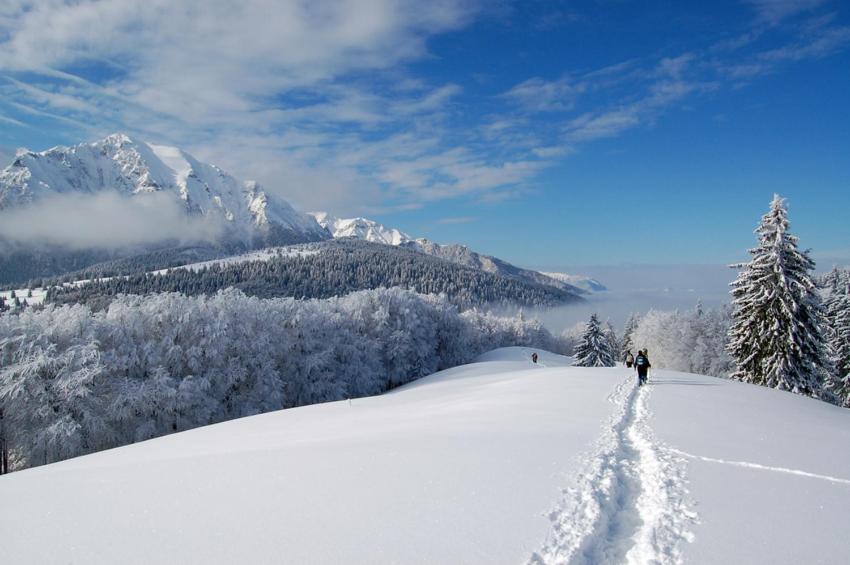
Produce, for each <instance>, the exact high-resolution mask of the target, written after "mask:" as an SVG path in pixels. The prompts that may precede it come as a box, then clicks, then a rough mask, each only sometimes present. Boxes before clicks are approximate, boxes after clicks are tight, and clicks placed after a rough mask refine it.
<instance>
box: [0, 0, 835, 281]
mask: <svg viewBox="0 0 850 565" xmlns="http://www.w3.org/2000/svg"><path fill="white" fill-rule="evenodd" d="M134 4H137V3H129V2H113V1H103V2H86V1H80V2H72V3H65V2H61V1H53V0H44V1H42V2H36V3H33V2H28V1H18V0H7V1H6V2H5V3H4V9H3V10H2V12H3V15H0V145H2V146H6V147H12V148H14V147H20V146H25V147H28V148H31V149H45V148H48V147H50V146H53V145H57V144H73V143H78V142H80V141H87V140H94V139H97V138H99V137H102V136H103V135H105V134H108V133H111V132H114V131H124V132H127V133H130V134H131V135H135V136H137V137H139V138H141V139H144V140H147V141H151V142H157V143H171V144H175V145H179V146H181V147H184V148H186V149H188V150H189V151H191V152H192V153H194V154H195V155H197V156H198V157H200V158H202V159H205V160H209V161H211V162H214V163H216V164H219V165H220V166H222V167H224V168H225V169H227V170H229V171H231V172H232V173H234V174H236V175H237V176H239V177H241V178H254V179H258V180H260V181H261V182H262V183H263V184H265V185H266V186H267V187H268V188H270V189H272V190H274V191H276V192H278V193H280V194H282V195H283V196H285V197H287V198H288V199H289V200H291V201H292V202H293V203H294V204H295V205H296V206H298V207H300V208H302V209H326V210H329V211H331V212H333V213H336V214H339V215H343V216H348V215H355V214H358V215H366V216H369V217H373V218H375V219H378V220H380V221H382V222H384V223H386V224H387V225H390V226H394V227H399V228H401V229H403V230H405V231H407V232H409V233H411V234H414V235H423V236H427V237H430V238H432V239H435V240H437V241H440V242H461V243H465V244H468V245H470V246H471V247H473V248H474V249H476V250H479V251H482V252H486V253H490V254H494V255H497V256H499V257H503V258H505V259H507V260H509V261H512V262H515V263H519V264H522V265H529V266H537V267H548V268H559V267H560V266H563V265H591V264H594V265H616V264H622V263H629V264H631V263H636V264H672V263H695V264H710V263H726V262H730V261H735V260H739V259H742V258H744V251H745V250H746V248H747V247H749V246H751V245H752V243H753V241H754V239H753V235H752V230H753V228H754V227H755V224H756V223H757V221H758V218H759V217H760V215H761V214H762V213H763V212H764V211H766V209H767V206H768V204H769V202H770V199H771V196H772V194H773V192H779V193H780V194H782V195H783V196H785V197H787V198H788V200H789V204H790V208H791V220H792V228H793V230H794V231H795V233H797V234H798V235H799V236H800V237H801V244H802V245H803V246H805V247H811V248H813V250H814V252H815V255H816V257H818V258H819V259H820V260H821V262H831V261H843V262H848V261H850V229H848V228H847V225H848V222H847V219H846V211H847V210H848V209H850V189H848V188H850V158H848V155H850V152H848V149H850V104H848V101H850V7H848V6H847V5H846V4H842V3H841V2H837V1H829V0H801V1H790V0H750V1H745V0H739V1H729V2H724V1H718V2H657V3H653V2H628V1H625V0H621V1H610V2H603V1H587V2H580V1H577V2H534V1H526V2H507V1H504V2H474V1H461V2H452V1H448V0H439V1H434V2H427V3H423V2H407V1H404V0H392V1H391V0H358V1H351V2H347V1H336V2H327V3H322V2H264V1H253V0H252V1H246V2H238V3H237V2H220V1H209V2H203V3H201V2H198V3H195V2H170V3H169V2H159V1H151V2H146V3H144V5H134ZM7 5H8V6H7Z"/></svg>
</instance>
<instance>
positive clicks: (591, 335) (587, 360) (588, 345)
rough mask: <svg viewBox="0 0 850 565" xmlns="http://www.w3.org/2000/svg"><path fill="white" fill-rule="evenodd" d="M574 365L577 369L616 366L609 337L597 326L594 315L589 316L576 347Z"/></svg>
mask: <svg viewBox="0 0 850 565" xmlns="http://www.w3.org/2000/svg"><path fill="white" fill-rule="evenodd" d="M575 364H576V365H577V366H579V367H613V366H614V365H616V364H617V360H616V358H615V354H614V351H612V349H611V339H610V336H609V334H608V332H607V331H606V330H605V329H604V328H603V327H602V326H601V325H600V324H599V318H598V317H597V316H596V314H593V315H591V316H590V321H588V322H587V326H586V327H585V329H584V333H583V334H582V336H581V341H579V344H578V345H577V346H576V351H575Z"/></svg>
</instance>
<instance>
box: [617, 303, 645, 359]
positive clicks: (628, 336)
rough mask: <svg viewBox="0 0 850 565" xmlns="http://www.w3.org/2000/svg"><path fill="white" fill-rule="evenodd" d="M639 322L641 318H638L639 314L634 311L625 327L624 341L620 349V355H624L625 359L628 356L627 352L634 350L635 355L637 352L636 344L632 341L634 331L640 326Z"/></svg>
mask: <svg viewBox="0 0 850 565" xmlns="http://www.w3.org/2000/svg"><path fill="white" fill-rule="evenodd" d="M639 323H640V318H638V315H637V314H635V313H634V312H632V313H631V315H629V319H628V320H626V325H625V327H624V328H623V342H622V345H621V351H620V357H622V358H624V359H625V357H626V354H627V353H628V352H630V351H631V352H632V354H633V355H634V354H635V351H634V350H635V344H634V342H633V341H632V334H633V333H634V331H635V329H636V328H637V327H638V324H639Z"/></svg>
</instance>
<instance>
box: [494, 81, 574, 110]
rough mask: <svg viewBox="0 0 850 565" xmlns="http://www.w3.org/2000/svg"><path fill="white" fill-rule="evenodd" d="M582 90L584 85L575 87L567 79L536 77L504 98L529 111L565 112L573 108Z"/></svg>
mask: <svg viewBox="0 0 850 565" xmlns="http://www.w3.org/2000/svg"><path fill="white" fill-rule="evenodd" d="M582 90H583V86H582V85H580V84H579V85H574V84H572V83H570V81H569V80H568V79H567V78H566V77H564V78H560V79H558V80H553V81H547V80H544V79H542V78H540V77H534V78H530V79H528V80H526V81H524V82H521V83H520V84H517V85H516V86H514V87H513V88H511V89H510V90H509V91H507V92H506V93H504V94H503V96H504V97H505V98H507V99H509V100H512V101H514V102H516V103H517V104H519V105H520V106H521V107H522V108H524V109H526V110H529V111H534V112H563V111H566V110H570V109H572V108H573V106H574V105H575V99H576V97H577V96H578V95H579V93H580V92H581V91H582Z"/></svg>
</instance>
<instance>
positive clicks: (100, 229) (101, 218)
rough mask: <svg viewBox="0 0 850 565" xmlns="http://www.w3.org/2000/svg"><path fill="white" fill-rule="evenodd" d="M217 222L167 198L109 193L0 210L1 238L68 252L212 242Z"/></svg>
mask: <svg viewBox="0 0 850 565" xmlns="http://www.w3.org/2000/svg"><path fill="white" fill-rule="evenodd" d="M223 229H224V226H223V225H222V224H221V223H218V222H214V221H212V220H208V219H205V218H199V217H190V216H187V215H186V213H185V210H184V209H183V208H182V206H181V204H180V203H179V202H178V201H177V199H176V198H174V197H173V196H172V195H168V194H160V193H154V194H139V195H136V196H134V197H133V198H126V197H121V196H119V195H117V194H114V193H111V192H104V193H101V194H94V195H89V194H73V195H64V194H60V195H56V196H53V197H49V198H46V199H44V200H42V201H41V202H40V203H39V206H38V207H37V208H23V209H16V210H8V211H4V212H0V239H3V240H4V241H5V242H7V243H11V244H12V245H13V246H14V245H23V246H31V245H51V246H61V247H65V248H68V249H91V248H96V249H98V248H99V249H119V248H123V247H129V246H134V245H144V244H151V243H159V242H164V241H172V240H176V241H179V242H182V243H191V242H199V241H214V240H215V239H217V238H218V237H219V236H220V235H221V233H222V230H223Z"/></svg>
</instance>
